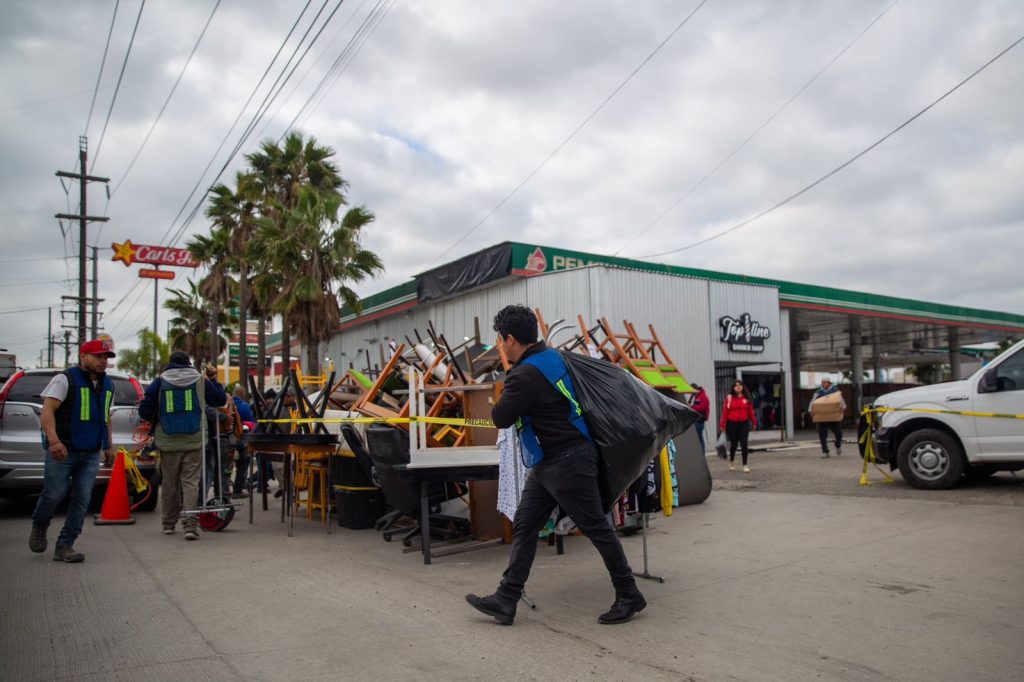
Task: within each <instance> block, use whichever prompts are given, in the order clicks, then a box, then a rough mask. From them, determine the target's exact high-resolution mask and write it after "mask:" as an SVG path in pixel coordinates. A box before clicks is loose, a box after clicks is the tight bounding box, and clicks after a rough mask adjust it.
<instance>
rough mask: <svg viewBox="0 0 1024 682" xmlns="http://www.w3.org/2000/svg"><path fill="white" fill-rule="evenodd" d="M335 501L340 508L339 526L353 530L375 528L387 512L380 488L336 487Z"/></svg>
mask: <svg viewBox="0 0 1024 682" xmlns="http://www.w3.org/2000/svg"><path fill="white" fill-rule="evenodd" d="M334 501H335V503H336V504H337V508H338V525H339V526H341V527H343V528H351V529H352V530H362V529H363V528H373V524H374V523H375V522H376V521H377V519H379V518H380V517H381V516H383V515H384V512H385V508H384V494H383V493H382V492H381V491H380V489H379V488H374V487H360V486H344V485H336V486H334Z"/></svg>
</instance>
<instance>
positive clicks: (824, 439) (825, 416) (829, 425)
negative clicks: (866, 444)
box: [807, 377, 846, 459]
mask: <svg viewBox="0 0 1024 682" xmlns="http://www.w3.org/2000/svg"><path fill="white" fill-rule="evenodd" d="M835 394H838V395H836V397H835V398H830V399H828V401H822V402H820V403H819V402H818V401H819V400H821V399H822V398H825V397H826V396H830V395H835ZM826 402H829V403H832V404H830V405H828V406H826V404H825V403H826ZM815 403H818V404H817V406H815ZM836 405H838V408H837V407H836ZM807 411H808V412H809V413H810V414H811V419H812V420H813V421H815V422H816V423H817V424H818V440H820V441H821V458H822V459H827V458H828V456H829V452H828V437H829V434H831V435H832V437H833V438H834V439H835V445H836V456H837V457H838V456H839V455H841V454H843V427H842V423H843V413H844V412H845V411H846V400H844V399H843V394H842V393H840V392H839V388H838V387H837V386H833V385H832V380H831V379H829V378H828V377H825V378H824V379H822V380H821V387H819V388H818V390H817V391H815V392H814V397H813V398H811V404H810V405H809V406H808V408H807Z"/></svg>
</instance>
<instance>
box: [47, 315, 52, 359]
mask: <svg viewBox="0 0 1024 682" xmlns="http://www.w3.org/2000/svg"><path fill="white" fill-rule="evenodd" d="M46 366H47V367H53V306H50V307H49V308H47V309H46Z"/></svg>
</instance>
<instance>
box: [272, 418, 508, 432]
mask: <svg viewBox="0 0 1024 682" xmlns="http://www.w3.org/2000/svg"><path fill="white" fill-rule="evenodd" d="M257 423H259V424H443V425H445V426H472V427H476V428H480V429H496V428H498V427H496V426H495V425H494V422H492V421H491V420H490V419H458V418H455V417H323V418H317V417H306V418H298V419H260V420H257Z"/></svg>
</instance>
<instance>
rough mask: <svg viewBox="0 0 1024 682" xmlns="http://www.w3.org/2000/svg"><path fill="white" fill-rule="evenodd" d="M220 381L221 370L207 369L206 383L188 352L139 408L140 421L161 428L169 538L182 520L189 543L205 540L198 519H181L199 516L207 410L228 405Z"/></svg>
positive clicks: (174, 359)
mask: <svg viewBox="0 0 1024 682" xmlns="http://www.w3.org/2000/svg"><path fill="white" fill-rule="evenodd" d="M216 377H217V368H216V367H213V366H210V367H207V368H206V377H205V378H204V377H202V376H201V375H200V374H199V371H198V370H196V369H195V368H194V367H192V361H191V360H190V359H189V357H188V354H187V353H185V352H184V351H180V350H179V351H174V352H173V353H171V357H170V362H168V363H167V367H166V368H165V369H164V371H163V372H162V373H161V374H160V376H159V377H157V378H156V379H154V380H153V383H151V384H150V385H149V386H148V387H147V388H146V393H145V395H144V396H143V398H142V402H140V403H139V417H140V418H142V419H144V420H146V421H148V422H150V423H154V424H155V425H156V426H155V429H154V430H153V432H154V434H155V437H154V442H155V443H156V449H157V450H158V451H159V452H160V473H161V475H162V477H163V485H162V488H163V489H162V490H161V491H160V499H161V511H162V517H161V523H162V525H163V532H164V535H173V534H174V529H175V527H176V526H177V525H178V520H179V519H181V525H182V527H183V528H184V529H185V539H186V540H198V539H199V522H198V519H197V518H196V515H195V514H194V513H193V514H184V518H183V519H182V518H181V517H182V516H183V514H182V511H186V512H188V511H192V512H194V511H195V510H196V508H197V502H198V500H199V477H200V467H202V465H203V457H202V447H203V434H202V424H203V419H204V415H205V410H206V406H207V405H212V406H213V407H221V406H222V405H225V404H226V403H227V401H228V397H227V395H226V394H225V393H224V388H223V387H222V386H221V385H220V384H219V383H218V382H217V380H216ZM183 507H184V509H183Z"/></svg>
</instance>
